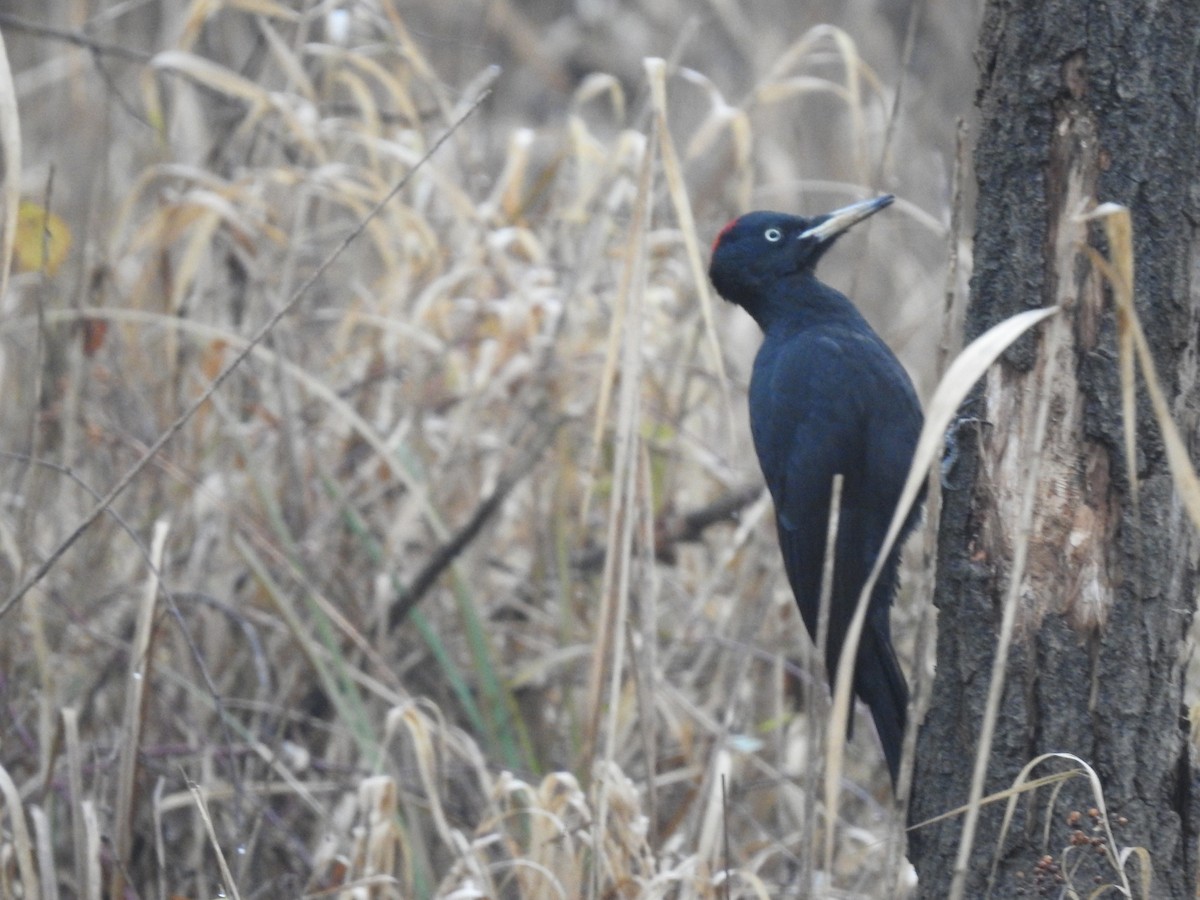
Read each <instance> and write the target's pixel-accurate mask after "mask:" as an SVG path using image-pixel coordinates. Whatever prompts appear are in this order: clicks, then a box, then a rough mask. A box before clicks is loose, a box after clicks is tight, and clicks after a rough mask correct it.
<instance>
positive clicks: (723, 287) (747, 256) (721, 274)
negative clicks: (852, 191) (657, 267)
mask: <svg viewBox="0 0 1200 900" xmlns="http://www.w3.org/2000/svg"><path fill="white" fill-rule="evenodd" d="M894 199H895V198H894V197H893V196H892V195H891V194H884V195H883V196H881V197H875V198H873V199H871V200H863V201H861V202H859V203H852V204H850V205H849V206H844V207H842V208H841V209H836V210H834V211H833V212H831V213H826V214H825V215H823V216H816V217H814V218H811V219H806V218H803V217H801V216H790V215H788V214H787V213H780V212H764V211H759V212H751V213H746V214H745V215H744V216H740V217H739V218H737V219H734V220H733V221H732V222H730V223H729V224H728V225H726V226H725V227H724V228H722V229H721V232H720V233H719V234H718V235H717V238H716V240H715V241H713V247H712V262H711V263H710V264H709V267H708V277H709V278H710V279H711V280H712V283H713V287H715V288H716V289H717V293H718V294H720V295H721V296H722V297H724V298H725V299H726V300H729V301H731V302H733V303H739V304H741V305H743V306H745V305H747V301H748V300H750V299H751V298H752V297H754V296H756V295H757V294H758V292H760V291H762V290H764V289H765V288H767V287H768V286H769V285H771V284H773V283H775V282H777V281H779V280H780V279H782V278H786V277H787V276H789V275H795V274H797V273H800V272H805V271H808V272H811V271H812V270H813V269H814V268H815V267H816V265H817V261H818V260H819V259H820V258H821V255H822V254H823V253H824V252H825V251H826V250H828V249H829V248H830V246H832V244H833V242H834V241H835V240H837V238H838V237H839V236H840V235H841V234H843V233H844V232H845V231H846V229H848V228H849V227H850V226H851V225H853V224H854V223H856V222H861V221H862V220H863V219H865V218H866V217H867V216H869V215H871V214H872V213H876V212H878V211H879V210H881V209H883V208H884V207H885V206H889V205H890V204H891V202H892V201H893V200H894Z"/></svg>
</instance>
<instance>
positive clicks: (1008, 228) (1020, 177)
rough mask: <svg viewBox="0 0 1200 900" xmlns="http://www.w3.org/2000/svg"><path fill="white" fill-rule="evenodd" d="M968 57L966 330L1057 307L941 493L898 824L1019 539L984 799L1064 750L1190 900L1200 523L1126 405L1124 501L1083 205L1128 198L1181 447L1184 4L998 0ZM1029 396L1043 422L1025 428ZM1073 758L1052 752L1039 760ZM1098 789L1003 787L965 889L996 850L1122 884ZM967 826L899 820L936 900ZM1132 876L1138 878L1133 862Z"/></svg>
mask: <svg viewBox="0 0 1200 900" xmlns="http://www.w3.org/2000/svg"><path fill="white" fill-rule="evenodd" d="M980 59H981V65H982V80H981V88H980V94H979V102H980V106H981V110H982V124H981V134H980V138H979V145H978V148H977V151H976V171H977V178H978V181H979V204H978V215H977V230H976V238H975V274H974V277H973V279H972V285H971V291H972V296H971V302H970V307H969V309H968V313H967V331H968V335H967V336H968V338H970V337H974V336H975V335H977V334H978V333H980V332H982V331H983V330H984V329H986V328H987V327H989V326H990V325H992V324H994V323H995V322H998V321H1000V320H1001V319H1003V318H1005V317H1007V316H1010V315H1012V314H1014V313H1017V312H1020V311H1022V310H1023V309H1027V308H1029V307H1031V306H1039V305H1044V304H1048V303H1056V304H1059V305H1060V306H1061V307H1062V308H1063V311H1064V312H1063V314H1062V315H1061V316H1059V317H1057V318H1056V319H1055V320H1053V324H1052V325H1051V327H1049V328H1047V329H1045V330H1044V331H1043V332H1042V333H1041V334H1040V335H1039V336H1036V337H1032V338H1030V339H1029V340H1025V341H1023V342H1021V343H1020V344H1019V345H1018V346H1017V347H1015V348H1014V349H1013V350H1012V351H1010V353H1009V354H1007V355H1006V357H1005V359H1004V360H1003V361H1002V362H1001V363H1000V364H999V365H997V366H996V367H994V368H993V370H992V372H991V373H990V374H989V376H988V378H987V380H986V384H985V385H984V387H983V390H982V401H981V402H982V409H984V410H985V412H984V414H983V418H984V419H985V420H986V424H985V425H984V426H982V427H981V428H980V429H979V432H978V434H979V439H978V441H977V442H976V443H975V446H974V447H970V448H968V447H964V448H963V450H964V452H963V453H962V455H960V458H959V463H958V466H959V468H958V470H957V471H956V473H955V475H954V479H953V482H954V488H955V489H953V490H948V491H947V492H946V495H945V502H944V508H943V515H942V521H941V536H940V543H941V546H940V550H939V577H938V586H937V590H936V596H935V603H936V604H937V606H938V609H939V635H938V671H937V676H936V679H935V684H934V696H933V700H932V704H931V708H930V712H929V714H928V716H927V718H926V722H925V724H924V725H923V727H922V730H921V733H920V738H919V745H918V753H917V765H916V774H915V790H914V796H913V802H912V807H911V813H910V818H911V821H912V822H913V823H914V824H915V823H917V822H921V821H923V820H926V819H929V818H933V817H934V816H937V815H939V814H941V813H944V812H946V811H947V810H950V809H953V808H954V807H956V806H958V805H960V804H962V803H965V802H966V800H967V796H968V789H969V782H970V776H971V765H972V760H973V759H974V757H975V753H976V749H977V740H978V735H979V721H980V716H981V714H982V711H983V709H984V705H985V702H986V696H987V691H988V682H989V678H990V674H991V666H992V662H993V657H994V653H995V649H996V633H997V628H998V625H999V621H1000V617H1001V607H1002V603H1003V600H1004V596H1005V592H1006V591H1007V589H1008V584H1009V579H1010V578H1011V576H1012V566H1011V563H1012V560H1013V556H1014V547H1015V546H1016V544H1017V542H1018V541H1022V540H1028V541H1029V553H1028V558H1027V565H1026V569H1025V571H1024V573H1023V578H1022V582H1021V592H1020V606H1019V609H1018V616H1017V625H1016V631H1015V641H1014V644H1013V648H1012V652H1011V653H1010V658H1009V660H1008V666H1007V672H1008V677H1007V680H1006V684H1005V691H1004V695H1003V701H1002V704H1001V708H1000V719H999V724H998V727H997V733H996V738H995V741H994V743H993V747H992V753H991V756H990V759H989V766H988V773H989V774H988V782H987V786H986V791H985V794H986V793H989V792H992V791H998V790H1003V789H1005V788H1007V787H1008V786H1010V785H1011V784H1012V782H1013V780H1014V778H1015V777H1016V775H1017V773H1018V772H1019V771H1020V769H1021V768H1022V766H1024V765H1025V764H1026V763H1027V762H1029V761H1030V760H1032V759H1034V758H1035V757H1037V756H1038V755H1040V754H1043V753H1048V752H1063V753H1072V754H1075V755H1076V756H1078V757H1081V758H1082V759H1084V760H1085V761H1087V762H1088V763H1089V764H1090V765H1091V766H1092V767H1093V768H1094V769H1095V771H1096V773H1097V774H1098V775H1099V778H1100V780H1101V784H1102V789H1103V798H1104V802H1105V803H1106V804H1107V809H1108V812H1109V817H1108V818H1109V824H1110V826H1111V827H1112V828H1113V831H1114V837H1115V840H1116V843H1117V845H1118V846H1120V847H1142V848H1145V850H1146V851H1147V853H1148V854H1149V858H1150V862H1151V865H1152V866H1153V887H1152V889H1151V891H1150V893H1149V894H1148V896H1150V897H1154V898H1156V900H1157V898H1184V897H1194V896H1196V891H1197V842H1198V839H1200V807H1198V801H1200V791H1198V789H1197V782H1196V778H1197V775H1198V774H1200V773H1198V771H1197V768H1196V765H1195V761H1194V753H1193V748H1192V744H1191V741H1190V739H1189V732H1188V723H1187V720H1186V716H1185V711H1184V709H1183V703H1182V692H1183V676H1184V665H1185V660H1184V650H1185V642H1184V639H1185V635H1186V632H1187V629H1188V627H1189V623H1190V620H1191V616H1192V612H1193V609H1194V607H1195V603H1196V589H1197V548H1198V547H1200V542H1198V541H1197V538H1196V535H1195V532H1194V530H1193V529H1192V527H1191V525H1190V523H1189V522H1188V521H1187V520H1186V517H1185V516H1184V514H1183V511H1182V509H1181V506H1180V503H1179V501H1178V498H1177V497H1176V495H1175V494H1174V491H1173V488H1172V484H1171V478H1170V474H1169V471H1168V469H1167V464H1166V460H1165V457H1164V454H1163V452H1162V445H1161V440H1160V438H1159V436H1158V431H1157V427H1156V426H1155V424H1154V422H1153V417H1152V415H1151V414H1150V411H1149V407H1148V405H1147V404H1146V403H1145V402H1144V398H1139V404H1138V413H1139V418H1138V448H1139V455H1138V459H1137V461H1136V470H1135V471H1136V472H1137V477H1138V481H1139V482H1140V485H1141V487H1140V491H1139V496H1138V501H1137V503H1135V502H1134V498H1133V495H1132V491H1131V488H1130V477H1129V471H1128V468H1127V461H1126V460H1125V459H1124V454H1123V449H1122V438H1121V433H1122V421H1121V412H1120V401H1119V396H1120V395H1119V387H1118V375H1117V359H1116V342H1115V335H1116V323H1115V319H1114V314H1113V310H1112V302H1111V298H1110V296H1109V294H1108V290H1107V287H1106V285H1105V284H1104V282H1103V280H1102V278H1101V277H1100V275H1099V274H1098V273H1097V272H1096V270H1095V268H1094V267H1093V266H1092V264H1091V262H1090V260H1089V257H1088V251H1087V250H1086V247H1085V245H1086V242H1087V240H1088V237H1089V235H1088V232H1087V226H1086V225H1084V224H1082V223H1081V222H1080V219H1079V214H1080V213H1081V212H1082V211H1084V209H1085V208H1086V207H1087V206H1088V205H1089V204H1091V203H1094V202H1097V201H1099V202H1104V201H1114V202H1117V203H1122V204H1124V205H1126V206H1128V207H1130V209H1131V211H1132V215H1133V222H1134V240H1135V254H1136V284H1135V294H1136V305H1137V310H1138V316H1139V318H1140V319H1141V321H1142V324H1143V327H1144V328H1145V329H1146V331H1147V333H1148V335H1149V338H1150V341H1151V344H1152V347H1153V349H1154V352H1155V356H1156V360H1157V362H1158V371H1159V376H1160V378H1161V379H1162V380H1163V382H1164V388H1165V389H1166V390H1167V393H1168V396H1169V397H1172V398H1174V404H1175V412H1176V422H1177V423H1178V424H1179V425H1180V427H1181V430H1182V431H1183V433H1184V434H1186V435H1189V436H1193V438H1192V439H1193V442H1194V435H1195V434H1196V423H1197V421H1198V419H1200V415H1198V410H1200V396H1198V395H1197V391H1196V382H1197V348H1196V344H1197V342H1198V341H1200V284H1198V283H1194V282H1193V274H1194V273H1195V272H1196V271H1197V268H1196V263H1197V259H1198V258H1200V249H1198V247H1200V240H1198V232H1197V225H1196V223H1197V222H1198V221H1200V123H1198V117H1197V106H1198V104H1200V4H1197V3H1196V2H1195V0H1162V2H1131V3H1125V4H1100V3H1086V4H1079V3H1074V2H1069V0H1049V2H1037V3H1035V2H1032V0H1020V2H1018V0H991V2H990V3H989V6H988V11H987V14H986V17H985V22H984V28H983V32H982V35H981V44H980ZM1091 237H1092V242H1093V244H1097V243H1098V237H1097V236H1096V235H1095V234H1093V235H1092V236H1091ZM1196 281H1198V282H1200V278H1197V279H1196ZM1043 404H1049V406H1048V413H1049V415H1048V417H1047V418H1046V419H1045V421H1046V423H1047V425H1046V428H1045V431H1044V434H1042V435H1041V436H1040V445H1038V440H1039V438H1038V436H1037V435H1036V433H1035V432H1036V431H1037V429H1036V428H1035V423H1037V422H1038V420H1039V416H1038V412H1039V409H1040V408H1042V406H1043ZM966 443H968V444H969V443H970V442H966ZM1194 458H1195V456H1194ZM1035 460H1036V462H1035ZM1031 477H1033V478H1035V479H1036V481H1035V483H1034V485H1033V490H1034V498H1035V502H1034V517H1033V520H1032V523H1031V527H1030V529H1029V533H1028V534H1022V533H1020V529H1019V528H1018V526H1017V523H1018V520H1019V517H1018V515H1017V511H1018V510H1019V509H1020V505H1021V497H1022V496H1023V494H1024V492H1025V491H1026V489H1027V485H1028V484H1029V481H1030V478H1031ZM1065 768H1066V766H1065V765H1063V764H1059V763H1054V764H1046V765H1045V766H1044V767H1042V768H1040V769H1038V770H1037V771H1035V772H1034V773H1033V774H1034V776H1037V775H1041V774H1049V773H1050V772H1053V771H1062V770H1063V769H1065ZM1099 805H1100V804H1099V802H1098V800H1097V798H1095V797H1094V796H1093V793H1092V791H1091V789H1090V786H1089V785H1088V784H1087V783H1086V780H1085V779H1080V778H1076V779H1073V780H1071V781H1068V782H1066V783H1065V784H1064V785H1063V786H1062V787H1061V789H1060V791H1059V792H1058V793H1057V794H1055V795H1053V796H1052V792H1051V790H1050V789H1043V790H1041V791H1040V792H1038V793H1037V794H1035V795H1027V796H1026V798H1025V799H1024V800H1022V802H1021V803H1020V804H1018V810H1017V816H1016V818H1015V820H1014V822H1013V823H1012V825H1011V826H1010V827H1009V828H1008V829H1007V831H1006V832H1005V833H1004V834H1003V835H1002V833H1001V831H1002V824H1001V823H1002V816H1003V813H1004V808H1003V806H1004V805H1003V804H997V805H994V806H992V807H989V808H988V809H987V810H985V812H984V813H983V815H982V817H981V819H980V826H979V829H980V830H979V832H978V834H977V836H976V840H975V845H974V851H973V853H972V856H971V865H970V870H971V877H970V878H969V879H968V882H967V884H968V887H967V889H966V893H965V896H967V897H972V898H974V897H983V896H986V894H987V890H988V878H989V872H990V870H991V867H992V860H993V856H994V855H996V854H997V853H998V858H999V861H998V866H997V875H996V880H995V883H994V886H993V888H992V896H995V897H1011V896H1016V895H1018V891H1025V892H1026V893H1027V894H1028V895H1029V896H1038V890H1039V888H1038V882H1037V879H1038V878H1039V877H1040V878H1041V879H1042V880H1041V882H1040V884H1042V885H1043V886H1044V887H1045V889H1046V890H1047V891H1048V893H1047V896H1058V893H1059V890H1061V884H1056V881H1055V879H1056V878H1066V879H1068V880H1069V881H1070V883H1071V884H1072V885H1073V886H1074V887H1075V889H1076V890H1078V891H1079V892H1080V893H1081V895H1084V896H1086V895H1088V894H1089V893H1091V891H1093V890H1095V889H1096V887H1098V886H1099V885H1102V884H1109V883H1119V876H1118V874H1117V872H1116V870H1115V868H1114V866H1113V864H1112V863H1111V862H1110V861H1107V860H1105V859H1104V858H1103V857H1102V855H1101V854H1100V853H1099V852H1097V850H1096V849H1095V848H1094V847H1093V846H1092V844H1091V840H1092V838H1093V837H1095V836H1096V835H1097V834H1099V833H1100V832H1094V831H1093V830H1092V829H1093V827H1094V825H1095V824H1096V823H1094V822H1093V821H1092V819H1091V817H1090V815H1089V810H1090V809H1091V808H1093V807H1098V806H1099ZM1073 812H1074V813H1078V818H1077V817H1075V816H1073V815H1072V813H1073ZM961 825H962V820H961V818H954V819H950V820H947V821H945V822H942V823H939V824H937V825H932V826H925V827H922V828H919V829H917V830H916V831H914V832H913V833H912V835H911V838H910V851H911V856H912V859H913V862H914V864H915V865H916V867H917V871H918V874H919V876H920V890H919V895H920V896H921V897H930V898H942V897H945V896H947V891H948V889H949V885H950V882H951V874H952V872H951V870H952V867H953V862H954V858H955V856H956V854H957V850H958V843H959V837H960V835H961ZM1047 856H1049V857H1051V859H1050V861H1049V862H1047V861H1046V860H1045V857H1047ZM1076 866H1077V868H1073V867H1076ZM1127 872H1128V873H1129V880H1130V882H1132V884H1133V888H1134V896H1141V893H1142V891H1141V888H1140V876H1139V872H1138V866H1137V864H1136V863H1132V862H1131V863H1130V864H1129V865H1128V867H1127ZM1097 879H1099V880H1097Z"/></svg>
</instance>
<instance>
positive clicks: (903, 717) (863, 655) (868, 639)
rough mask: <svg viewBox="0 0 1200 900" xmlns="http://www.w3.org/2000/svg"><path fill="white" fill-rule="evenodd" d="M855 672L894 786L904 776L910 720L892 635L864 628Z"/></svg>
mask: <svg viewBox="0 0 1200 900" xmlns="http://www.w3.org/2000/svg"><path fill="white" fill-rule="evenodd" d="M854 674H855V678H854V693H856V694H857V695H858V696H859V698H861V699H862V701H863V702H864V703H866V704H867V707H868V708H869V709H870V710H871V718H872V719H874V720H875V730H876V731H877V732H878V733H879V742H880V743H881V744H882V745H883V756H884V759H886V760H887V766H888V771H889V772H891V775H892V787H893V788H894V787H895V786H896V782H897V781H898V779H899V777H900V752H901V750H902V749H903V746H904V729H905V726H906V725H907V723H908V683H907V682H906V681H905V680H904V673H903V672H902V671H901V670H900V663H899V662H897V661H896V653H895V651H894V650H893V649H892V642H891V638H890V636H889V635H888V634H887V633H886V632H884V633H881V632H880V630H879V629H878V627H877V626H874V625H872V623H870V622H868V623H867V627H866V628H865V629H864V631H863V636H862V642H861V644H860V645H859V649H858V665H857V666H856V668H855V673H854Z"/></svg>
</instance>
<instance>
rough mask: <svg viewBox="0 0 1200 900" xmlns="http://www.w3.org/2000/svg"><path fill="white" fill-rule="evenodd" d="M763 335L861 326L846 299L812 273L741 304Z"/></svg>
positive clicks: (784, 281) (785, 281)
mask: <svg viewBox="0 0 1200 900" xmlns="http://www.w3.org/2000/svg"><path fill="white" fill-rule="evenodd" d="M741 305H742V306H743V307H744V308H745V310H746V312H748V313H750V315H751V316H752V317H753V318H754V321H756V322H757V323H758V325H759V327H760V328H761V329H762V330H763V333H764V334H766V335H772V334H781V333H789V332H795V331H803V330H806V329H808V328H818V327H822V326H829V325H839V324H857V323H860V322H864V323H865V320H864V319H863V317H862V315H861V314H860V313H859V311H858V310H857V309H855V308H854V304H853V303H851V302H850V301H849V299H847V298H846V296H845V295H844V294H842V293H840V292H838V291H836V290H834V289H833V288H831V287H830V286H829V285H827V284H824V283H822V282H821V281H819V280H818V279H817V276H816V275H814V274H813V273H812V272H800V273H797V274H795V275H791V276H789V277H787V278H784V279H781V280H779V281H777V282H775V283H774V284H773V285H771V286H770V287H769V288H767V289H766V290H764V291H760V292H756V295H755V298H754V300H753V301H752V302H750V303H745V302H744V303H742V304H741Z"/></svg>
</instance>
